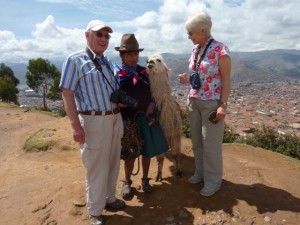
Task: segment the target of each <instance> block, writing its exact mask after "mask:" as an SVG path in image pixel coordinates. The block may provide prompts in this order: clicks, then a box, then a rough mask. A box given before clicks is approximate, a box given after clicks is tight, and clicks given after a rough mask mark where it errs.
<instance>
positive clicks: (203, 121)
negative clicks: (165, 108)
mask: <svg viewBox="0 0 300 225" xmlns="http://www.w3.org/2000/svg"><path fill="white" fill-rule="evenodd" d="M218 105H219V103H218V101H217V100H199V99H195V98H190V99H189V100H188V102H187V106H188V111H189V117H190V122H191V134H192V144H193V152H194V157H195V174H194V175H195V176H197V177H198V178H203V181H204V187H206V188H207V189H209V190H213V189H215V188H218V187H220V185H221V182H222V175H223V160H222V142H223V135H224V120H222V121H219V122H218V123H217V124H214V123H212V122H210V121H209V120H208V117H209V113H210V112H211V111H213V110H216V109H217V108H218Z"/></svg>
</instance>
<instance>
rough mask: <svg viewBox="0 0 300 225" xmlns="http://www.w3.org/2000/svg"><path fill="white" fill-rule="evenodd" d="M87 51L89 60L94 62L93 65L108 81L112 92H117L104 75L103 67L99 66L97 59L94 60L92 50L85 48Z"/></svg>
mask: <svg viewBox="0 0 300 225" xmlns="http://www.w3.org/2000/svg"><path fill="white" fill-rule="evenodd" d="M85 51H86V53H87V55H88V56H89V58H90V59H91V60H92V61H93V63H94V65H95V66H96V68H97V70H98V71H99V72H100V73H101V74H102V76H103V77H104V79H105V80H106V82H107V83H108V84H109V86H110V88H111V89H112V91H115V89H114V88H113V86H112V85H111V83H110V82H109V80H108V79H107V77H106V76H105V75H104V73H103V70H102V67H101V65H100V64H99V62H98V61H97V60H96V59H94V57H93V54H92V52H91V50H90V49H89V48H85ZM113 77H114V78H115V81H116V82H117V84H118V85H119V87H120V83H119V82H118V80H117V78H116V77H115V76H113Z"/></svg>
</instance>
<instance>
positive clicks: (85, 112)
mask: <svg viewBox="0 0 300 225" xmlns="http://www.w3.org/2000/svg"><path fill="white" fill-rule="evenodd" d="M119 112H120V109H119V108H116V109H114V110H112V111H83V112H79V114H82V115H90V116H106V115H112V114H117V113H119Z"/></svg>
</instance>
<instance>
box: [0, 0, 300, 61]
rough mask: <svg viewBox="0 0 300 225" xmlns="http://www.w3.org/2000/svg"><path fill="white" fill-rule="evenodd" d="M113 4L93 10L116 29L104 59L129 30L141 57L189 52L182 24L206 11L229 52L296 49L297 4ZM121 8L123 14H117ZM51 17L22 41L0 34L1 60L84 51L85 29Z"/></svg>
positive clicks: (246, 0)
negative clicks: (140, 11) (152, 7)
mask: <svg viewBox="0 0 300 225" xmlns="http://www.w3.org/2000/svg"><path fill="white" fill-rule="evenodd" d="M39 1H40V2H48V3H49V2H52V3H55V2H56V3H58V2H59V3H67V4H77V7H82V8H84V7H85V8H86V9H87V10H88V8H89V7H90V6H91V4H95V2H94V1H93V0H85V1H67V0H65V1H64V0H39ZM157 1H162V0H157ZM112 2H114V3H116V8H114V7H112V8H111V11H110V8H108V3H107V2H106V1H101V2H100V3H99V4H98V5H97V7H98V8H97V9H99V8H101V7H103V8H104V9H105V10H106V12H105V13H106V14H107V15H109V14H110V17H109V18H110V19H111V21H108V20H106V21H107V22H109V24H111V25H112V27H113V30H114V31H115V32H114V33H113V37H112V39H111V41H110V47H109V49H108V51H107V54H108V55H110V54H115V55H116V54H118V53H117V52H116V51H115V50H114V47H116V46H119V44H120V39H121V35H122V33H128V32H134V33H135V34H136V36H137V38H138V40H139V42H140V47H142V48H145V50H144V51H143V52H142V55H149V54H153V53H163V52H169V53H189V52H190V51H191V49H192V47H193V44H192V43H191V41H190V40H189V39H188V37H187V34H186V30H185V26H184V23H185V21H186V19H187V18H188V17H189V16H191V15H193V14H194V13H196V12H198V11H200V10H205V11H207V12H208V13H209V14H210V15H211V17H212V20H213V29H212V35H213V36H214V37H215V38H216V39H217V40H220V41H222V42H224V43H225V44H227V45H228V46H229V48H230V50H231V51H259V50H266V49H269V50H271V49H279V48H281V49H300V44H299V39H300V33H299V26H300V14H299V11H300V1H294V0H286V1H282V0H265V1H260V0H224V1H223V0H210V1H208V0H203V1H202V0H176V1H175V0H164V1H162V4H161V6H160V7H159V9H158V10H149V11H147V12H145V13H143V14H142V15H140V14H137V13H136V14H132V12H133V11H134V10H135V9H138V8H140V7H141V6H142V5H143V6H144V7H145V6H146V5H147V6H148V5H149V4H151V1H142V0H134V1H126V2H127V5H126V4H125V0H119V1H116V2H115V1H112ZM110 4H112V3H110ZM124 5H126V7H125V9H124ZM135 5H136V7H134V6H135ZM122 7H123V8H122ZM122 10H123V12H124V13H123V14H122V16H120V15H119V14H120V13H121V12H122ZM137 11H138V10H137ZM129 14H131V16H128V17H126V18H127V19H124V18H123V17H125V15H129ZM133 15H136V16H133ZM100 17H101V15H100ZM101 18H102V17H101ZM55 19H58V18H54V16H51V15H49V16H47V17H46V19H45V20H44V21H36V22H37V23H36V27H35V30H33V31H32V37H30V38H27V39H25V40H22V39H18V38H17V37H16V36H15V34H14V33H13V32H12V31H8V30H0V52H1V54H0V62H1V61H23V62H27V61H28V60H29V59H31V58H37V57H43V58H47V59H50V60H51V59H52V58H58V59H61V60H63V59H64V58H65V57H66V56H67V55H68V54H70V53H72V52H73V51H77V50H80V49H83V48H84V47H85V37H84V27H82V29H78V28H65V27H62V26H58V25H57V24H56V21H55ZM103 20H105V18H103ZM81 22H82V21H81ZM87 22H88V21H87Z"/></svg>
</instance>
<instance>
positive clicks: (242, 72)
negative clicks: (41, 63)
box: [4, 49, 300, 85]
mask: <svg viewBox="0 0 300 225" xmlns="http://www.w3.org/2000/svg"><path fill="white" fill-rule="evenodd" d="M161 55H162V56H163V58H164V60H165V62H166V64H167V65H168V67H169V68H170V69H171V71H172V76H171V84H173V83H174V84H175V80H177V76H176V75H177V74H179V73H183V72H187V68H188V59H189V57H190V54H172V53H162V54H161ZM231 57H232V74H231V76H232V82H233V83H265V82H267V83H269V82H278V81H293V80H300V50H295V49H277V50H265V51H258V52H231ZM110 58H111V60H112V61H113V62H116V63H120V62H121V61H120V58H119V56H112V57H110ZM146 59H147V57H146V56H140V60H139V63H140V64H141V65H144V66H145V65H146ZM50 62H51V63H53V64H55V65H56V67H57V68H58V69H59V70H60V71H61V68H62V64H63V61H59V60H52V61H50ZM4 63H5V62H4ZM5 64H6V65H7V66H9V67H10V68H11V69H12V70H13V72H14V74H15V76H16V77H17V78H18V79H19V80H20V84H21V85H22V84H23V85H24V84H26V78H25V74H26V72H27V64H26V63H9V62H6V63H5ZM176 82H177V81H176Z"/></svg>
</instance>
